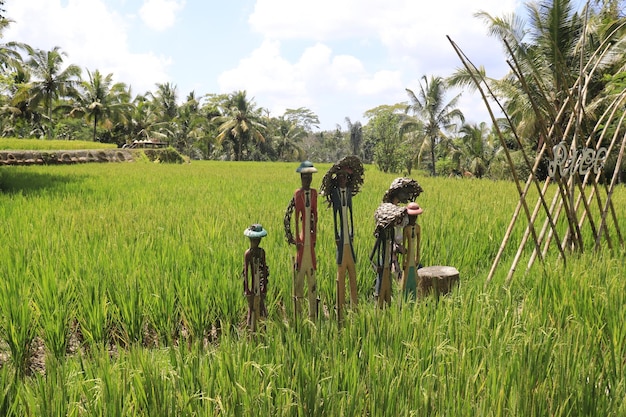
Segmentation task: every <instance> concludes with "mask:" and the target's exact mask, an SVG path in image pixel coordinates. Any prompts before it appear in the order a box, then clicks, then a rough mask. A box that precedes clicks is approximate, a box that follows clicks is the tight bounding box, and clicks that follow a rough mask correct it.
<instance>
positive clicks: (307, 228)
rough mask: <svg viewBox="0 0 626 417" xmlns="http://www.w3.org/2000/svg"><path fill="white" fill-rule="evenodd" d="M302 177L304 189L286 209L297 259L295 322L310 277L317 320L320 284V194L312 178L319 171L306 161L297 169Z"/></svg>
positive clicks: (288, 235)
mask: <svg viewBox="0 0 626 417" xmlns="http://www.w3.org/2000/svg"><path fill="white" fill-rule="evenodd" d="M296 172H297V173H299V174H300V181H301V184H302V186H301V188H298V189H297V190H296V191H295V192H294V195H293V197H292V199H291V201H290V202H289V206H287V210H286V212H285V219H284V226H285V237H286V238H287V242H289V243H290V244H292V245H296V259H295V262H294V283H293V301H294V318H297V316H298V314H299V312H300V309H301V306H300V300H301V299H302V298H304V278H305V277H307V283H308V298H309V318H310V319H311V320H315V319H316V318H317V305H318V302H319V300H318V298H317V283H316V280H315V270H316V260H315V240H316V237H317V190H315V189H314V188H311V181H312V180H313V174H314V173H315V172H317V169H316V168H315V167H314V166H313V164H312V163H311V162H310V161H304V162H302V163H301V164H300V166H299V167H298V168H297V169H296ZM294 210H295V212H296V219H295V231H296V235H295V238H294V235H293V234H292V233H291V215H292V214H293V212H294Z"/></svg>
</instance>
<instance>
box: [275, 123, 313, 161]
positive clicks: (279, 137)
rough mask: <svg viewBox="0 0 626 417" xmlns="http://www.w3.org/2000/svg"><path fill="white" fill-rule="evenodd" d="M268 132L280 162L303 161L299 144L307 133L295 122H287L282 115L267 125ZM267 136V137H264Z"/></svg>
mask: <svg viewBox="0 0 626 417" xmlns="http://www.w3.org/2000/svg"><path fill="white" fill-rule="evenodd" d="M268 131H269V132H271V135H272V136H270V137H271V138H272V141H273V142H275V144H276V151H277V153H278V158H279V159H280V160H281V161H294V160H295V161H299V160H302V159H304V150H303V149H302V146H300V145H301V142H302V139H304V138H305V137H306V136H307V131H306V130H305V129H304V127H303V126H300V125H299V124H298V123H297V122H296V121H295V120H289V119H288V118H287V115H286V114H284V115H283V116H281V117H278V118H272V119H271V120H270V122H269V124H268ZM266 136H268V135H266Z"/></svg>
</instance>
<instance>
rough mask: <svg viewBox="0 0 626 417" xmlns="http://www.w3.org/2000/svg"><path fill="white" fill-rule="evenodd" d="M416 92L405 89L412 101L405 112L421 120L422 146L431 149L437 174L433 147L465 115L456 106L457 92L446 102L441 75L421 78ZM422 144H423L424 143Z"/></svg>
mask: <svg viewBox="0 0 626 417" xmlns="http://www.w3.org/2000/svg"><path fill="white" fill-rule="evenodd" d="M422 80H423V82H424V83H423V84H422V83H420V91H419V95H416V94H415V93H414V92H413V91H412V90H410V89H408V88H407V89H406V92H407V93H408V95H409V100H410V101H411V103H410V104H409V105H408V106H407V108H406V112H407V113H412V114H413V116H414V117H415V118H416V119H418V120H420V121H421V122H422V125H421V129H422V133H423V136H424V142H425V143H424V145H426V146H428V148H429V150H430V160H431V174H432V175H433V176H435V175H437V172H436V169H435V163H436V152H435V150H436V147H437V145H438V144H439V143H440V142H441V140H442V139H443V138H444V137H445V136H446V131H447V130H449V129H451V128H452V127H453V126H454V125H455V122H461V123H463V122H464V121H465V117H464V116H463V113H462V112H461V110H459V109H458V108H457V107H456V106H457V103H458V100H459V97H460V95H457V96H455V97H453V98H452V99H451V100H450V101H448V102H446V101H445V100H446V92H447V84H446V82H445V81H444V79H443V78H441V77H434V76H431V77H430V80H429V79H428V78H427V77H426V76H423V77H422ZM424 145H423V146H424Z"/></svg>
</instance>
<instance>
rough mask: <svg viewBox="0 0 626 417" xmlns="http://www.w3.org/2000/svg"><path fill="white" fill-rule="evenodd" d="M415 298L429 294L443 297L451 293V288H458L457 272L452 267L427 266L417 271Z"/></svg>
mask: <svg viewBox="0 0 626 417" xmlns="http://www.w3.org/2000/svg"><path fill="white" fill-rule="evenodd" d="M417 276H418V277H419V279H418V283H417V297H418V298H424V297H425V296H427V295H428V294H430V293H431V292H434V293H435V296H436V297H437V299H439V295H445V294H448V293H449V292H451V291H452V288H453V286H457V287H458V286H459V271H458V270H457V269H456V268H454V267H452V266H441V265H437V266H427V267H424V268H420V269H418V270H417Z"/></svg>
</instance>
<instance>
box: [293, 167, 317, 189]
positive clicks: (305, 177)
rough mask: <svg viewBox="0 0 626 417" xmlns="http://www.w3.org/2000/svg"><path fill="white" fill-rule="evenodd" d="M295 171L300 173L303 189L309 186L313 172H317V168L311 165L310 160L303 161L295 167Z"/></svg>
mask: <svg viewBox="0 0 626 417" xmlns="http://www.w3.org/2000/svg"><path fill="white" fill-rule="evenodd" d="M296 172H298V173H299V174H300V180H301V181H302V188H304V189H305V190H306V189H308V188H309V187H310V186H311V181H312V180H313V174H314V173H316V172H317V168H315V167H314V166H313V163H312V162H311V161H303V162H302V163H300V166H299V167H298V168H297V169H296Z"/></svg>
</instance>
